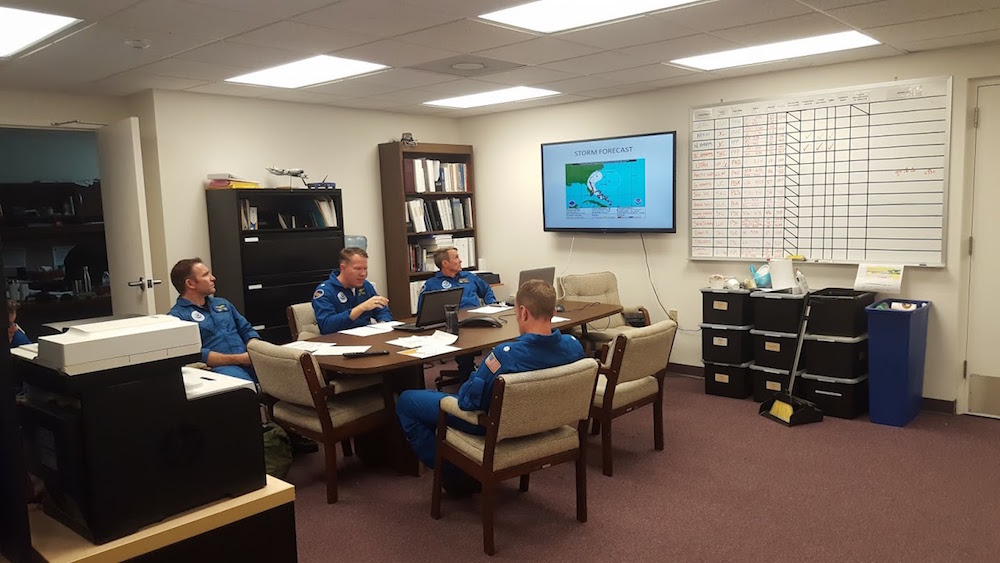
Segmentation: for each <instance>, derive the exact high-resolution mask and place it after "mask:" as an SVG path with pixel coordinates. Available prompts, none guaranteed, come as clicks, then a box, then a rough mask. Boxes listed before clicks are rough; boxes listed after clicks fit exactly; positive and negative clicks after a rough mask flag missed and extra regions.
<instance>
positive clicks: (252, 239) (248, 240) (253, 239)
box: [243, 237, 260, 242]
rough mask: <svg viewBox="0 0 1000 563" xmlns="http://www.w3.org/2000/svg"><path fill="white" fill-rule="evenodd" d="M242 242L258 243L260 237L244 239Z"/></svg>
mask: <svg viewBox="0 0 1000 563" xmlns="http://www.w3.org/2000/svg"><path fill="white" fill-rule="evenodd" d="M243 242H260V237H245V238H244V239H243Z"/></svg>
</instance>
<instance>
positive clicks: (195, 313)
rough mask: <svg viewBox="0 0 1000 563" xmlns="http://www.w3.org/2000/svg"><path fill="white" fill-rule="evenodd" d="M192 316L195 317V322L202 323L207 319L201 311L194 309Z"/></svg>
mask: <svg viewBox="0 0 1000 563" xmlns="http://www.w3.org/2000/svg"><path fill="white" fill-rule="evenodd" d="M191 318H192V319H194V320H195V322H199V323H200V322H201V321H203V320H205V315H202V314H201V311H192V312H191Z"/></svg>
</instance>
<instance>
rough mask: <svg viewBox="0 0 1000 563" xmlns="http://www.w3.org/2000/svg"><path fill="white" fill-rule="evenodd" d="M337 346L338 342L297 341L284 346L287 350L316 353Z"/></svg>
mask: <svg viewBox="0 0 1000 563" xmlns="http://www.w3.org/2000/svg"><path fill="white" fill-rule="evenodd" d="M336 345H337V343H336V342H312V341H309V340H297V341H295V342H289V343H288V344H282V346H284V347H285V348H294V349H296V350H305V351H306V352H316V351H318V350H322V349H323V348H329V347H330V346H336Z"/></svg>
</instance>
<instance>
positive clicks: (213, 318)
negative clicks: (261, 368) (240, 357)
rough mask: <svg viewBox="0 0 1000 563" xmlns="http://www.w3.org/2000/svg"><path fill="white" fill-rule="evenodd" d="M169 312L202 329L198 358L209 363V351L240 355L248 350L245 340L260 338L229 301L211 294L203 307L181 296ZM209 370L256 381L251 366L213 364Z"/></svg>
mask: <svg viewBox="0 0 1000 563" xmlns="http://www.w3.org/2000/svg"><path fill="white" fill-rule="evenodd" d="M168 314H169V315H172V316H175V317H177V318H178V319H181V320H185V321H191V322H194V323H198V330H199V331H200V332H201V361H203V362H205V363H208V353H209V352H218V353H219V354H242V353H244V352H246V351H247V342H250V340H252V339H254V338H260V335H259V334H257V331H256V330H254V329H253V327H252V326H250V323H249V322H248V321H247V320H246V318H244V317H243V315H241V314H240V312H239V311H237V310H236V307H234V306H233V304H232V303H230V302H229V301H227V300H225V299H223V298H221V297H214V296H211V295H209V296H207V297H205V306H204V307H199V306H197V305H195V304H194V303H192V302H190V301H188V300H187V299H186V298H184V297H178V298H177V303H176V304H175V305H174V306H173V307H171V308H170V311H169V313H168ZM211 369H212V371H215V372H218V373H223V374H225V375H230V376H233V377H238V378H240V379H246V380H249V381H253V382H254V383H256V382H257V374H256V373H255V372H254V370H253V367H251V366H237V365H231V366H215V367H213V368H211Z"/></svg>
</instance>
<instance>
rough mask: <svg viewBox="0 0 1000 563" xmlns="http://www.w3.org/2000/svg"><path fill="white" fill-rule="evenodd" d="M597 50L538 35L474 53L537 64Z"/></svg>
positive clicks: (526, 63)
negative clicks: (527, 39)
mask: <svg viewBox="0 0 1000 563" xmlns="http://www.w3.org/2000/svg"><path fill="white" fill-rule="evenodd" d="M598 51H600V49H596V48H594V47H588V46H586V45H580V44H577V43H570V42H569V41H560V40H559V39H554V38H552V37H539V38H538V39H532V40H530V41H524V42H522V43H515V44H513V45H507V46H505V47H497V48H496V49H487V50H486V51H478V52H476V54H477V55H482V56H484V57H491V58H494V59H502V60H505V61H514V62H515V63H521V64H525V65H538V64H542V63H549V62H553V61H561V60H563V59H571V58H573V57H582V56H583V55H590V54H593V53H597V52H598Z"/></svg>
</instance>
